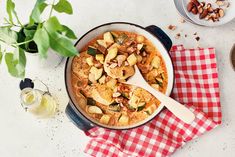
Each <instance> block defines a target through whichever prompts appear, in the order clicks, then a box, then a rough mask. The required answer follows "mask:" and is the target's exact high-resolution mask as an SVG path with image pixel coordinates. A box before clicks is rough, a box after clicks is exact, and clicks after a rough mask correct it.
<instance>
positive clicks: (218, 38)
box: [0, 0, 235, 157]
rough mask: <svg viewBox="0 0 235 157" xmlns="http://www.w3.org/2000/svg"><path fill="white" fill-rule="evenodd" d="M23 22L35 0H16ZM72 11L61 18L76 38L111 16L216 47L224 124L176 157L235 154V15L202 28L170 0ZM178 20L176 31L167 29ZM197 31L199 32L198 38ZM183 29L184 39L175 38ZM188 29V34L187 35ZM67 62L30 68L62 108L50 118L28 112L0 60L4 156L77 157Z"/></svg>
mask: <svg viewBox="0 0 235 157" xmlns="http://www.w3.org/2000/svg"><path fill="white" fill-rule="evenodd" d="M15 1H16V9H17V12H18V14H19V17H20V19H22V21H23V23H26V22H27V19H28V17H27V16H28V14H29V13H30V8H32V6H33V3H34V2H33V1H32V0H15ZM70 1H72V3H73V8H74V14H73V15H72V16H68V15H64V14H60V15H59V17H60V20H61V22H62V23H65V24H67V25H69V26H71V28H73V29H74V30H75V32H76V34H77V36H78V37H80V36H81V35H82V34H84V33H85V32H87V31H88V30H89V29H91V28H93V27H95V26H97V25H100V24H103V23H106V22H111V21H127V22H133V23H136V24H139V25H142V26H148V25H151V24H155V25H157V26H160V27H161V28H163V29H164V30H165V31H166V32H167V33H168V34H169V36H170V37H171V38H172V40H173V42H174V44H184V46H185V47H186V48H193V47H197V46H200V47H215V48H216V54H217V61H218V67H219V80H220V91H221V105H222V111H223V124H222V125H221V126H219V127H218V128H216V129H215V130H213V131H211V132H209V133H206V134H205V135H203V136H202V137H200V138H198V139H196V140H194V141H192V142H189V143H188V144H186V145H185V146H184V147H183V148H182V149H180V150H178V151H177V152H176V153H175V154H174V155H173V156H174V157H198V156H201V157H207V156H214V157H220V156H225V157H232V156H233V154H234V152H235V88H234V87H235V72H234V71H233V69H232V68H231V65H230V61H229V52H230V49H231V47H232V45H233V43H235V20H234V21H233V22H231V23H229V24H226V25H224V26H221V27H217V28H204V27H199V26H195V25H192V24H190V23H184V24H182V23H180V22H179V16H178V14H177V11H176V10H175V8H174V4H173V1H172V0H148V1H143V0H128V1H127V0H118V1H117V0H99V1H95V0H70ZM4 16H6V12H5V0H4V1H3V0H0V19H1V23H2V22H3V21H2V19H3V17H4ZM169 24H174V25H177V26H178V28H177V30H175V31H169V30H167V26H168V25H169ZM195 32H197V33H198V35H199V36H200V37H201V40H200V41H199V42H196V40H195V39H194V38H195V36H194V35H193V34H194V33H195ZM176 33H181V35H182V37H181V38H180V39H175V38H174V36H175V34H176ZM184 34H187V35H188V37H187V38H185V37H184ZM63 69H64V64H62V65H61V66H59V67H58V68H57V69H44V70H40V69H28V70H27V76H31V77H33V78H34V77H39V78H40V79H41V80H43V81H44V82H45V83H47V85H48V86H49V87H50V90H51V92H52V94H53V95H54V96H55V98H56V99H57V100H58V102H59V104H60V105H59V108H60V110H61V111H62V113H61V114H60V115H57V116H55V117H54V118H52V119H44V120H38V119H36V118H34V117H33V116H31V115H30V114H28V113H25V112H24V111H23V109H22V108H21V106H20V103H19V92H20V91H19V89H18V83H19V80H18V79H15V78H12V77H10V76H9V75H8V73H7V71H6V67H5V65H4V64H3V65H0V156H2V157H16V156H17V157H21V156H22V157H31V156H34V157H42V156H51V157H52V156H56V157H57V156H58V157H63V156H66V157H75V156H76V157H77V156H84V154H83V153H82V150H83V148H84V146H85V144H86V142H87V141H88V138H87V137H85V135H84V134H83V132H81V131H80V130H78V129H77V128H76V127H75V126H74V125H73V124H72V123H71V122H70V121H69V120H68V119H67V118H66V116H65V115H64V108H65V106H66V104H67V102H68V97H67V94H66V91H65V87H64V73H63Z"/></svg>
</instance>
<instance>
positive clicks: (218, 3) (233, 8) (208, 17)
mask: <svg viewBox="0 0 235 157" xmlns="http://www.w3.org/2000/svg"><path fill="white" fill-rule="evenodd" d="M182 2H183V6H184V10H185V12H186V14H187V16H188V17H189V18H190V19H191V20H192V21H193V22H195V23H197V24H199V25H203V26H210V27H213V26H219V25H223V24H225V23H228V22H230V21H231V20H233V19H234V18H235V3H234V1H231V0H207V1H203V0H182Z"/></svg>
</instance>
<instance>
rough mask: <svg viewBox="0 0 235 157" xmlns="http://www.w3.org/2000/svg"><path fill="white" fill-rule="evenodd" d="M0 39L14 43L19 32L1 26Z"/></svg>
mask: <svg viewBox="0 0 235 157" xmlns="http://www.w3.org/2000/svg"><path fill="white" fill-rule="evenodd" d="M0 40H1V41H3V42H5V43H7V44H14V43H16V42H17V33H16V32H15V31H13V30H11V29H10V28H9V27H0Z"/></svg>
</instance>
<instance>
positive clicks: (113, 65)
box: [109, 63, 118, 69]
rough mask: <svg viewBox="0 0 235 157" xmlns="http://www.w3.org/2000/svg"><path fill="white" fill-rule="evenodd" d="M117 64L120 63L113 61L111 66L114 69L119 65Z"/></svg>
mask: <svg viewBox="0 0 235 157" xmlns="http://www.w3.org/2000/svg"><path fill="white" fill-rule="evenodd" d="M117 65H118V64H117V63H112V64H111V65H110V66H109V67H110V68H112V69H113V68H115V67H117Z"/></svg>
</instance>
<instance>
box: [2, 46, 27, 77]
mask: <svg viewBox="0 0 235 157" xmlns="http://www.w3.org/2000/svg"><path fill="white" fill-rule="evenodd" d="M5 62H6V64H7V69H8V72H9V73H10V74H11V75H12V76H14V77H20V78H23V77H24V76H25V66H26V57H25V53H24V51H23V50H22V49H20V48H18V49H17V52H16V53H15V54H13V53H6V54H5Z"/></svg>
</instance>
